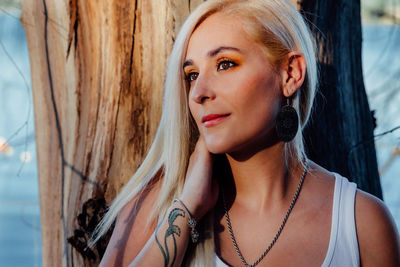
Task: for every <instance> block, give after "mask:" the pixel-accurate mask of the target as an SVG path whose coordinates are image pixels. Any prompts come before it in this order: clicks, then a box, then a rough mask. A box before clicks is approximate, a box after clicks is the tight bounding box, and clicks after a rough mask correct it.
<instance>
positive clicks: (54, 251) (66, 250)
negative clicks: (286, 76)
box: [22, 0, 201, 266]
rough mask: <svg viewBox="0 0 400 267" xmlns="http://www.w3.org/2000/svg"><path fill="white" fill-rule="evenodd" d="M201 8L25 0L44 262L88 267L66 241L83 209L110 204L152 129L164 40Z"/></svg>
mask: <svg viewBox="0 0 400 267" xmlns="http://www.w3.org/2000/svg"><path fill="white" fill-rule="evenodd" d="M200 2H201V1H183V0H182V1H172V0H171V1H149V0H137V1H126V0H124V1H119V0H114V1H105V0H96V1H83V0H69V1H68V0H64V1H60V0H42V1H25V2H24V4H23V14H22V21H23V22H24V23H25V24H26V25H27V26H25V30H26V35H27V40H28V46H29V54H30V61H31V66H32V87H33V98H34V110H35V127H36V142H37V154H38V170H39V187H40V205H41V223H42V244H43V247H42V250H43V266H55V265H57V266H61V265H62V266H97V263H98V259H96V260H94V261H93V260H89V259H87V258H85V257H82V255H81V254H80V253H78V252H77V251H76V250H75V249H74V248H72V247H71V246H70V245H69V244H68V242H67V241H66V240H67V238H68V237H71V236H73V235H74V231H75V230H76V229H77V228H78V222H77V215H78V214H79V213H80V212H81V209H82V205H83V203H84V202H85V201H87V200H88V199H91V198H95V197H103V196H105V198H106V200H107V202H110V200H112V199H113V198H114V197H115V195H116V194H117V192H118V191H119V190H120V189H121V187H122V186H123V185H124V184H125V183H126V182H127V180H128V179H129V178H130V176H131V175H132V174H133V173H134V171H135V169H136V168H137V167H138V166H139V164H140V163H141V161H142V159H143V156H144V155H145V153H146V150H147V149H148V147H149V145H150V144H151V142H152V140H153V137H154V134H155V131H156V127H157V126H158V123H159V119H160V115H161V102H162V91H163V82H164V73H165V71H164V70H165V67H166V64H167V60H168V56H169V53H170V51H171V49H172V45H173V40H174V38H175V36H176V34H177V31H178V29H179V27H180V26H181V24H182V23H183V21H184V19H185V17H186V16H187V15H188V14H189V13H190V9H191V8H194V6H196V5H197V4H198V3H200ZM28 25H30V26H28Z"/></svg>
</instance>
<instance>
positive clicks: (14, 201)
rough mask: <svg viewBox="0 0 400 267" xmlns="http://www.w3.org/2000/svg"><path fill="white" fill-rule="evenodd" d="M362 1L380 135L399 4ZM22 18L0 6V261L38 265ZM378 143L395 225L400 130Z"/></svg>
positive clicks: (394, 73) (399, 89)
mask: <svg viewBox="0 0 400 267" xmlns="http://www.w3.org/2000/svg"><path fill="white" fill-rule="evenodd" d="M389 2H390V3H391V4H388V3H389ZM362 3H363V11H362V12H363V13H362V15H363V23H364V24H363V25H364V26H363V39H364V42H363V51H362V52H363V68H364V73H363V74H364V81H365V85H366V89H367V93H368V96H369V103H370V108H371V110H375V116H376V118H377V128H376V129H375V134H376V135H377V134H380V133H384V132H386V131H388V130H391V129H394V128H395V127H396V126H400V115H399V114H400V105H399V103H400V82H399V78H400V50H399V48H400V47H399V44H400V31H399V29H400V28H399V23H398V22H399V18H400V4H399V1H398V0H397V1H392V2H391V1H386V2H385V1H383V0H382V1H367V0H363V2H362ZM19 16H20V3H19V1H5V2H3V3H0V248H1V249H0V265H1V266H6V267H8V266H41V265H42V261H41V233H40V216H39V214H40V213H39V212H40V210H39V189H38V182H37V166H36V164H37V162H36V148H35V129H34V120H33V106H32V90H31V81H30V67H29V57H28V51H27V44H26V38H25V33H24V29H23V27H22V25H21V23H20V21H19ZM396 20H397V22H396ZM375 143H376V149H377V156H378V165H379V169H380V173H381V184H382V189H383V195H384V200H385V202H386V204H387V205H388V207H389V209H390V211H391V212H392V214H393V216H394V217H395V220H396V223H397V226H398V227H400V194H399V193H398V192H399V190H400V156H399V155H400V130H397V131H393V132H392V133H388V134H385V135H383V136H381V137H378V138H377V139H376V141H375Z"/></svg>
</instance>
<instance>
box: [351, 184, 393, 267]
mask: <svg viewBox="0 0 400 267" xmlns="http://www.w3.org/2000/svg"><path fill="white" fill-rule="evenodd" d="M355 206H356V207H355V209H356V227H357V236H358V244H359V250H360V260H361V265H362V266H364V267H369V266H388V267H389V266H393V267H395V266H400V244H399V233H398V231H397V228H396V225H395V223H394V220H393V218H392V216H391V214H390V212H389V210H388V209H387V207H386V206H385V204H384V203H383V202H382V201H381V200H380V199H378V198H376V197H374V196H372V195H370V194H368V193H365V192H363V191H359V190H357V194H356V204H355Z"/></svg>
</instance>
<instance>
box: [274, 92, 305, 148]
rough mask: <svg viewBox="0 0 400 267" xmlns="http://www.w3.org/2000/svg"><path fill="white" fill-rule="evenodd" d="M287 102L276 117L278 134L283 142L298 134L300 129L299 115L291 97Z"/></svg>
mask: <svg viewBox="0 0 400 267" xmlns="http://www.w3.org/2000/svg"><path fill="white" fill-rule="evenodd" d="M286 100H287V103H286V105H285V106H283V107H281V110H280V111H279V113H278V116H277V117H276V134H277V135H278V138H279V139H280V140H282V141H283V142H290V141H292V140H293V138H294V137H295V136H296V134H297V130H298V129H299V116H298V115H297V112H296V110H295V109H294V108H293V107H292V106H291V105H290V103H289V98H286Z"/></svg>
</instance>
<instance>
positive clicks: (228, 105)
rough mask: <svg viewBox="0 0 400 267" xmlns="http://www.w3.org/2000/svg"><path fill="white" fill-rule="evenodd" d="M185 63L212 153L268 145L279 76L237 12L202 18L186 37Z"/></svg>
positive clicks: (277, 102) (201, 129)
mask: <svg viewBox="0 0 400 267" xmlns="http://www.w3.org/2000/svg"><path fill="white" fill-rule="evenodd" d="M183 67H184V72H185V75H186V78H187V79H188V81H189V83H190V91H189V108H190V112H191V114H192V116H193V118H194V119H195V121H196V124H197V127H198V129H199V132H200V134H201V135H202V136H203V137H204V140H205V143H206V145H207V148H208V150H209V151H210V152H211V153H215V154H221V153H240V152H241V151H246V150H251V149H254V148H256V147H257V148H259V147H263V146H266V145H267V144H270V141H271V140H268V139H271V133H272V132H273V131H274V127H275V118H276V115H277V113H278V111H279V108H280V106H281V104H280V99H281V96H282V92H281V90H280V86H279V84H280V78H279V76H278V74H277V73H276V72H275V71H274V68H273V66H272V65H271V64H270V63H269V61H268V60H267V58H266V56H265V54H264V53H263V50H262V48H261V46H260V45H259V44H258V43H256V42H255V41H253V40H252V39H251V38H250V37H249V36H248V35H247V34H246V32H245V31H244V29H243V28H242V24H241V21H240V20H239V19H238V18H237V17H234V16H230V15H225V14H222V13H216V14H213V15H211V16H210V17H208V18H207V19H206V20H204V21H203V22H202V23H201V24H200V25H199V26H198V27H197V29H196V30H195V31H194V32H193V34H192V36H191V37H190V40H189V45H188V50H187V53H186V60H185V64H184V66H183ZM247 152H248V151H247Z"/></svg>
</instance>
